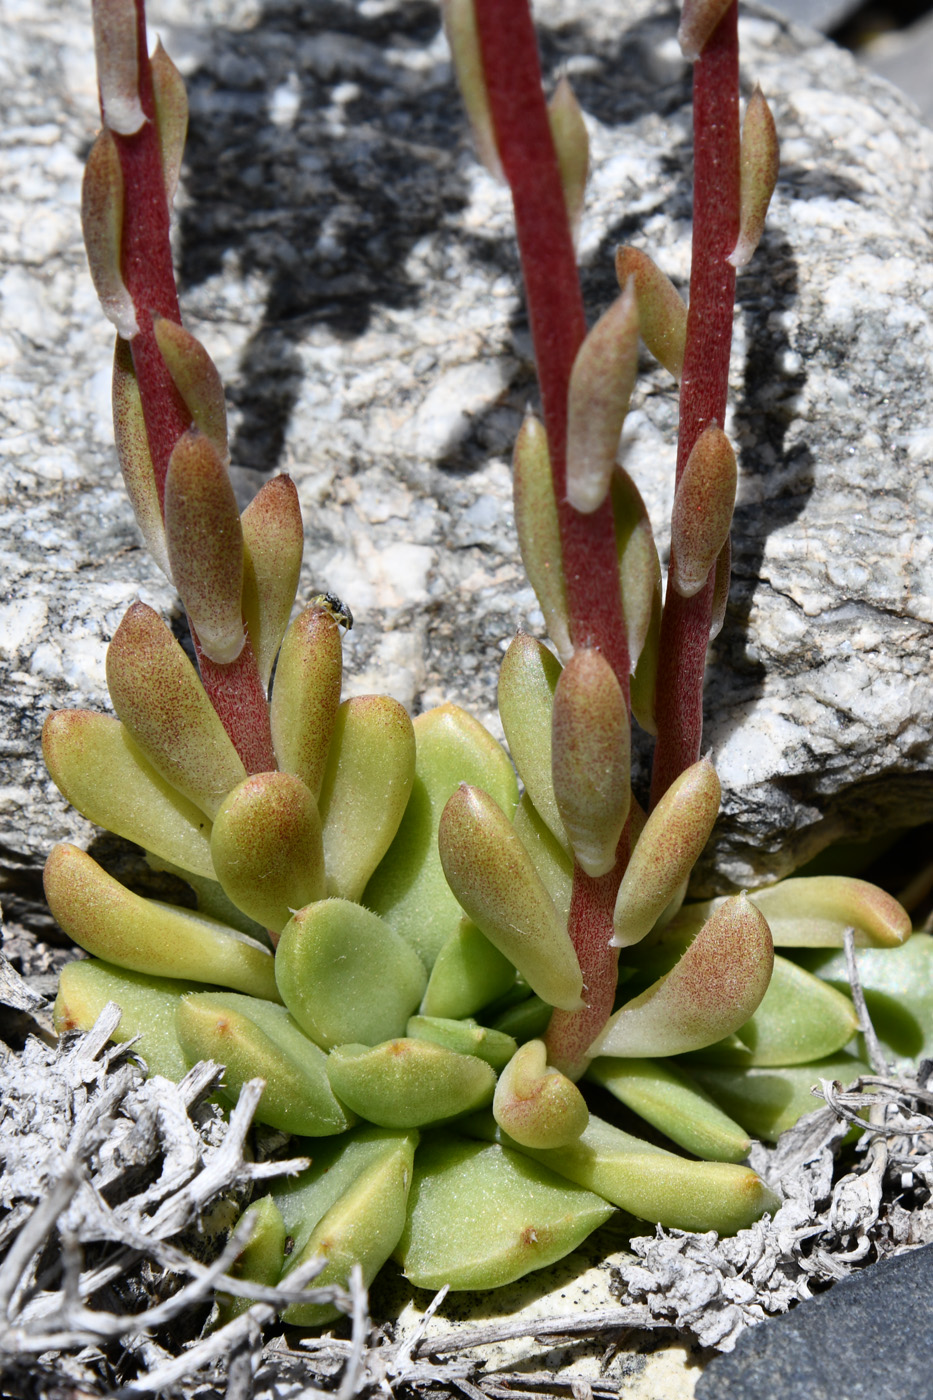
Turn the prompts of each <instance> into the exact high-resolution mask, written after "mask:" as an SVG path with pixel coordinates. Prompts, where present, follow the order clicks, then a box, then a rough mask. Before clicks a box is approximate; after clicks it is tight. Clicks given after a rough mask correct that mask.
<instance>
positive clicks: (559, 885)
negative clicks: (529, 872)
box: [512, 792, 573, 921]
mask: <svg viewBox="0 0 933 1400" xmlns="http://www.w3.org/2000/svg"><path fill="white" fill-rule="evenodd" d="M512 825H513V826H514V828H515V833H516V835H517V836H518V837H519V839H520V841H521V843H522V845H523V846H524V847H525V850H526V851H527V852H528V854H529V855H530V856H531V863H532V865H533V866H534V868H535V870H537V872H538V874H539V876H540V877H541V883H542V884H543V885H544V888H545V889H546V890H547V892H548V894H549V895H550V896H551V899H552V900H553V901H554V908H555V909H556V910H557V913H558V915H559V916H560V918H561V919H563V920H564V921H567V920H569V918H570V900H571V898H572V896H573V856H571V855H570V854H569V853H568V852H567V851H566V850H565V849H564V847H563V846H561V845H560V843H559V842H558V841H557V839H556V838H555V837H554V836H553V834H552V833H551V831H550V830H549V828H548V827H547V826H546V825H545V824H544V822H543V821H542V819H541V817H540V815H539V813H538V811H537V809H536V808H535V806H534V804H533V803H532V801H531V798H530V797H529V796H528V793H527V792H523V793H522V796H521V800H520V801H519V804H518V806H517V807H516V809H515V820H514V822H513V823H512Z"/></svg>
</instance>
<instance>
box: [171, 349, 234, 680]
mask: <svg viewBox="0 0 933 1400" xmlns="http://www.w3.org/2000/svg"><path fill="white" fill-rule="evenodd" d="M163 324H164V325H171V324H172V322H170V321H166V322H163ZM165 542H166V545H167V547H168V557H169V562H170V564H171V566H172V578H173V579H174V582H175V587H176V588H177V589H178V592H179V593H180V594H181V601H182V602H183V603H184V605H185V611H186V612H187V614H188V617H189V619H190V621H191V626H192V627H193V629H194V631H195V632H196V633H197V635H198V641H199V642H200V643H201V647H202V648H203V650H204V652H205V653H206V654H207V655H208V656H209V657H210V659H211V661H216V662H218V663H219V664H220V665H229V663H230V662H232V661H236V659H237V657H238V656H239V655H240V652H241V651H242V650H243V646H244V644H245V642H246V632H245V629H244V627H243V530H242V527H241V525H240V512H239V510H238V509H237V503H236V497H235V496H234V494H233V487H232V485H231V484H230V478H229V476H228V475H227V469H226V467H225V465H224V462H223V459H222V458H221V456H220V453H219V452H218V451H217V447H216V444H215V443H214V442H213V441H212V439H211V438H209V437H208V436H207V434H206V433H202V432H201V431H200V430H199V429H197V428H191V429H189V431H188V432H187V433H184V434H183V435H182V437H180V438H179V439H178V442H177V443H176V444H175V447H174V450H173V452H172V455H171V457H170V458H169V464H168V472H167V473H166V477H165Z"/></svg>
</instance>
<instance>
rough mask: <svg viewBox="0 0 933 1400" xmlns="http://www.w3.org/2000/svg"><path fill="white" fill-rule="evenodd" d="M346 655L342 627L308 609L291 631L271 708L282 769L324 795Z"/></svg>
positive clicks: (325, 614)
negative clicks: (342, 643) (322, 784)
mask: <svg viewBox="0 0 933 1400" xmlns="http://www.w3.org/2000/svg"><path fill="white" fill-rule="evenodd" d="M342 675H343V651H342V648H341V645H340V628H339V626H338V625H337V622H336V621H335V619H334V618H333V617H331V615H330V613H329V612H327V611H326V609H324V608H318V607H311V608H306V609H305V611H304V612H303V613H301V614H300V615H299V616H298V617H296V618H295V621H294V622H293V623H292V625H291V627H289V629H288V631H287V632H286V633H285V638H284V640H283V642H282V649H281V651H280V652H279V659H278V665H277V666H276V668H275V680H274V681H273V684H272V700H271V703H270V706H269V722H270V724H271V726H272V744H273V747H274V749H275V756H276V759H277V760H278V764H279V767H280V768H283V769H285V771H286V772H288V773H294V774H295V776H296V777H298V778H300V779H301V781H302V782H303V783H304V785H305V787H306V788H308V789H309V791H310V792H311V793H312V794H313V795H314V796H315V797H318V796H319V795H320V792H321V783H322V782H323V779H324V769H325V768H326V766H327V754H328V751H329V749H330V741H331V737H332V735H333V732H334V725H335V724H336V722H337V709H338V707H339V705H340V684H341V678H342Z"/></svg>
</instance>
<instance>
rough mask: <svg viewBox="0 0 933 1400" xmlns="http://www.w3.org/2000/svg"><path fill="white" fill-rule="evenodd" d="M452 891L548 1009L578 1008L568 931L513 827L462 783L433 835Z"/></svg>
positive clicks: (578, 980) (579, 983) (578, 982)
mask: <svg viewBox="0 0 933 1400" xmlns="http://www.w3.org/2000/svg"><path fill="white" fill-rule="evenodd" d="M437 844H438V849H439V851H440V856H441V863H442V865H443V867H444V874H445V875H446V876H447V881H448V883H449V885H450V888H451V889H452V890H453V892H454V894H455V895H456V897H457V899H458V900H459V901H460V903H461V904H462V906H463V908H464V909H465V910H466V912H467V913H468V914H469V916H470V918H471V919H472V920H473V922H474V923H475V924H476V926H477V928H479V929H481V930H482V931H483V933H485V935H486V937H487V938H488V939H489V940H490V942H491V943H494V944H495V946H496V947H497V948H498V949H499V951H500V953H503V954H504V955H505V956H506V957H507V958H509V959H510V960H511V961H512V962H513V963H514V964H515V966H516V967H517V968H518V970H519V972H520V973H521V974H522V976H523V977H524V978H525V981H526V982H527V983H528V985H529V986H530V987H531V989H532V990H533V991H535V992H537V993H538V995H539V996H540V997H542V998H543V999H544V1000H545V1001H546V1002H547V1003H548V1004H549V1005H550V1006H560V1007H561V1008H562V1009H563V1010H564V1011H576V1010H578V1009H579V1008H580V1006H582V1004H583V1002H582V991H583V978H582V975H581V972H580V964H579V962H578V961H577V955H576V953H575V951H574V947H573V944H572V943H571V941H570V935H569V934H568V932H567V929H566V926H565V925H564V924H563V923H562V922H561V920H560V919H559V917H558V915H557V911H556V910H555V908H554V905H553V903H552V901H551V897H550V895H549V894H548V892H547V890H546V889H545V888H544V885H543V884H542V883H541V880H540V879H539V877H538V874H537V871H536V870H535V868H534V866H533V865H532V862H531V857H530V856H529V855H528V853H527V851H526V850H525V848H524V846H523V845H522V843H521V841H520V839H519V837H518V836H517V835H516V833H515V830H514V828H513V826H512V823H511V822H510V821H509V819H508V818H507V817H506V816H505V815H504V813H503V812H502V810H501V808H500V807H499V806H498V805H497V804H496V803H495V802H494V801H493V799H492V798H491V797H490V796H489V794H488V793H485V792H483V791H482V789H480V788H476V787H470V785H469V784H468V783H461V785H460V787H459V788H458V789H457V791H456V792H455V793H454V794H453V796H452V797H451V799H450V801H449V802H448V803H447V806H446V807H445V808H444V813H443V816H442V817H441V822H440V827H439V829H438V833H437Z"/></svg>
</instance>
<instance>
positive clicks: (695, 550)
mask: <svg viewBox="0 0 933 1400" xmlns="http://www.w3.org/2000/svg"><path fill="white" fill-rule="evenodd" d="M737 480H738V467H737V465H736V460H735V453H734V452H733V450H732V445H731V443H730V442H729V439H728V438H727V437H726V435H725V433H724V432H723V431H722V429H721V428H720V427H719V426H718V425H717V424H716V423H711V424H710V425H709V426H708V427H707V428H704V430H703V432H702V433H701V434H700V436H699V437H698V438H697V440H696V443H695V444H694V447H693V450H692V452H691V453H690V456H689V457H688V458H687V465H686V466H685V467H684V473H683V476H682V477H681V479H680V481H679V483H678V485H677V490H676V492H675V493H674V507H673V510H672V511H671V574H670V579H671V584H672V586H673V587H674V588H675V589H676V591H677V592H678V593H679V594H680V595H681V597H682V598H692V597H693V596H694V594H696V593H699V591H700V589H701V588H703V587H704V585H705V584H706V580H707V579H708V578H709V571H710V569H711V568H712V567H713V565H714V564H715V563H716V560H717V558H718V557H719V555H720V553H721V552H722V550H723V548H724V547H725V543H726V540H727V539H728V538H729V530H730V527H731V525H732V512H733V511H734V509H735V490H736V483H737Z"/></svg>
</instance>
